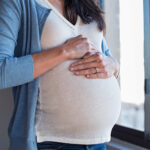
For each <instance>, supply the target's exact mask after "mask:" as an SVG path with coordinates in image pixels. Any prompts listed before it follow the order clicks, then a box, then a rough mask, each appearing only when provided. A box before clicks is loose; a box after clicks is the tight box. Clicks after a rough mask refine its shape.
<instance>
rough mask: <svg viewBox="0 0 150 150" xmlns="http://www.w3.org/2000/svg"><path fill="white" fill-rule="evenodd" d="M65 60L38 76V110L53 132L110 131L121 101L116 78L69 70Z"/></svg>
mask: <svg viewBox="0 0 150 150" xmlns="http://www.w3.org/2000/svg"><path fill="white" fill-rule="evenodd" d="M72 62H73V61H66V62H64V63H62V64H60V65H58V66H57V67H55V68H54V69H52V70H51V71H49V72H47V73H46V74H44V75H43V76H41V79H40V93H41V94H40V97H41V100H42V101H41V102H40V103H41V109H43V112H46V113H44V117H43V120H42V121H43V122H44V118H46V119H45V121H49V123H50V124H51V127H53V131H56V130H57V131H58V132H59V133H62V132H65V134H67V133H68V134H70V132H72V131H76V132H75V133H76V134H81V135H80V136H82V135H84V132H86V133H87V132H90V133H91V132H92V133H96V132H98V131H100V130H103V131H105V129H106V130H111V128H112V127H113V125H114V124H115V123H116V122H117V120H118V117H119V113H120V108H121V102H120V88H119V85H118V82H117V80H116V78H115V77H114V76H113V77H111V78H107V79H86V78H85V77H82V76H81V77H79V76H75V75H73V73H72V72H70V71H69V70H68V67H69V65H70V64H71V63H72Z"/></svg>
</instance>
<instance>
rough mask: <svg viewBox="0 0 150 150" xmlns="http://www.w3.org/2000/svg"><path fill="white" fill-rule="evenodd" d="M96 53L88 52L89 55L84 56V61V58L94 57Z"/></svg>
mask: <svg viewBox="0 0 150 150" xmlns="http://www.w3.org/2000/svg"><path fill="white" fill-rule="evenodd" d="M93 54H94V53H92V52H88V53H86V54H85V55H84V56H83V59H84V58H89V57H90V56H92V55H93Z"/></svg>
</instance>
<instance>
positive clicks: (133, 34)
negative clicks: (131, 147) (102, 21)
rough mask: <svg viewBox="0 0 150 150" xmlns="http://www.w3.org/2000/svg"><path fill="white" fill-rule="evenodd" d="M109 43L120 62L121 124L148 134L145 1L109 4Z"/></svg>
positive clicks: (127, 0)
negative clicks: (145, 69) (145, 99)
mask: <svg viewBox="0 0 150 150" xmlns="http://www.w3.org/2000/svg"><path fill="white" fill-rule="evenodd" d="M105 12H106V24H107V36H106V39H107V42H108V45H109V47H110V50H111V52H112V54H113V56H114V57H116V58H117V59H118V61H119V62H120V78H119V83H120V88H121V98H122V111H121V114H120V118H119V120H118V124H120V125H123V126H127V127H130V128H134V129H138V130H144V45H143V43H144V27H143V20H144V19H143V0H113V1H110V0H106V1H105Z"/></svg>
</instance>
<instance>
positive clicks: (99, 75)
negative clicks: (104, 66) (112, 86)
mask: <svg viewBox="0 0 150 150" xmlns="http://www.w3.org/2000/svg"><path fill="white" fill-rule="evenodd" d="M85 77H86V78H88V79H106V78H109V77H110V76H109V75H108V74H107V73H96V74H89V75H85Z"/></svg>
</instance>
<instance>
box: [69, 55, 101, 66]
mask: <svg viewBox="0 0 150 150" xmlns="http://www.w3.org/2000/svg"><path fill="white" fill-rule="evenodd" d="M93 61H97V62H100V61H101V56H99V55H92V56H89V57H87V58H84V59H82V60H79V61H76V62H74V63H72V64H71V67H73V66H76V65H81V64H85V63H89V62H93ZM95 67H96V66H95Z"/></svg>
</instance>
